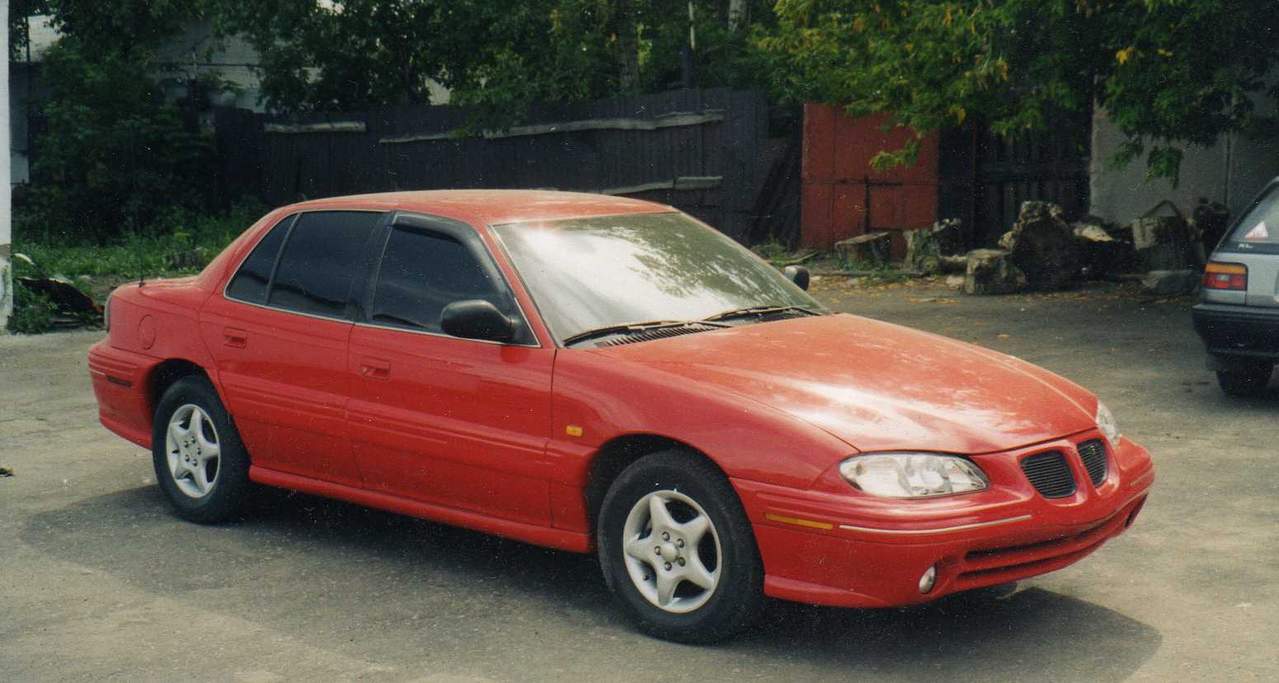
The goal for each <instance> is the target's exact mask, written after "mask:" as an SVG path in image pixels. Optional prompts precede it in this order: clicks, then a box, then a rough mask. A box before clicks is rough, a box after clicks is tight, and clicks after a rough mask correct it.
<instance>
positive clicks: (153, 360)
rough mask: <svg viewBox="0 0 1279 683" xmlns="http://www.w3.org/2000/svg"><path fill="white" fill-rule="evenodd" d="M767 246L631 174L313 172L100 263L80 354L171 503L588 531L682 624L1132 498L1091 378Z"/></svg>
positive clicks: (1004, 575)
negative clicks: (298, 188) (307, 181)
mask: <svg viewBox="0 0 1279 683" xmlns="http://www.w3.org/2000/svg"><path fill="white" fill-rule="evenodd" d="M791 274H792V275H793V277H791V278H788V277H786V276H784V275H783V274H782V273H781V272H778V271H777V270H776V269H774V268H772V267H770V266H769V265H768V264H767V263H765V262H764V261H761V260H760V259H758V258H756V257H755V256H754V255H752V254H751V253H750V252H749V251H747V250H746V249H743V248H742V247H740V246H739V245H737V244H736V243H735V242H733V241H732V240H730V239H728V238H726V237H724V236H722V235H721V234H720V233H718V232H716V231H714V230H712V229H710V228H708V227H706V226H705V225H703V224H702V223H700V222H698V221H697V220H694V219H693V218H690V217H688V216H686V215H684V214H682V213H680V212H678V211H675V210H674V209H671V208H670V207H666V206H661V205H658V204H652V203H649V202H642V201H635V200H630V199H620V198H615V197H604V196H594V195H585V194H572V193H558V192H533V191H441V192H409V193H398V194H378V195H368V196H360V197H343V198H337V199H325V200H320V201H312V202H306V203H302V204H296V205H294V206H288V207H285V208H282V209H278V210H276V211H274V212H272V213H271V214H270V215H268V216H266V217H265V218H263V219H262V220H261V221H259V222H258V223H257V224H256V225H254V226H253V227H251V228H250V229H249V230H247V231H246V232H245V233H244V234H243V235H242V236H241V237H240V238H239V239H238V240H236V241H235V242H234V243H233V244H232V245H231V246H229V247H228V248H227V249H226V250H225V251H224V252H223V253H222V254H221V255H220V256H218V257H217V258H216V259H214V261H213V262H212V263H211V264H209V266H208V267H207V268H205V269H204V271H203V272H202V273H201V274H200V275H198V276H195V277H190V278H185V279H181V280H168V281H154V282H146V283H145V284H142V283H139V284H133V285H128V286H124V287H121V288H120V289H118V290H116V291H115V293H114V294H113V296H112V297H111V299H110V301H109V303H108V316H109V318H108V320H109V322H108V329H109V335H108V337H107V338H106V339H105V340H103V341H102V342H100V343H98V344H97V345H95V346H94V347H93V348H92V350H90V352H89V367H90V372H91V373H92V377H93V387H94V391H95V393H96V395H97V399H98V404H99V406H100V410H101V420H102V423H103V424H104V425H106V426H107V427H108V428H109V429H111V430H112V431H114V432H116V433H118V434H120V435H122V436H124V437H125V438H127V439H129V440H130V441H133V442H134V443H137V444H139V445H141V446H143V447H148V448H150V449H151V451H152V453H153V454H154V462H155V472H156V476H157V477H158V480H159V483H160V486H161V487H162V488H163V490H164V492H165V493H166V494H167V496H168V498H169V500H170V501H172V503H173V506H174V507H175V508H176V510H177V512H178V513H179V514H180V515H181V516H183V517H185V518H187V519H190V520H193V521H197V522H215V521H219V520H225V519H227V518H229V517H232V516H233V515H235V514H236V511H237V509H238V507H239V505H240V504H241V503H242V502H243V501H244V499H245V497H246V496H247V495H250V492H251V487H250V484H251V482H257V483H260V484H266V485H270V486H278V487H283V488H287V489H294V490H298V491H305V492H308V493H312V494H317V495H322V496H330V497H334V498H340V499H343V500H347V501H352V502H355V503H359V504H362V505H368V506H372V507H378V508H383V509H386V510H392V511H395V512H399V513H404V514H408V515H414V516H417V517H423V518H427V519H432V520H437V521H440V522H444V523H448V524H455V525H459V526H464V527H469V528H472V529H477V530H480V531H484V532H488V533H493V534H498V535H501V536H505V537H508V538H513V539H518V540H521V541H525V542H528V543H534V544H539V545H544V546H551V547H555V548H562V549H566V550H571V551H575V552H581V553H586V552H591V551H592V550H594V551H595V552H597V553H598V555H599V559H600V564H601V566H602V568H603V572H604V578H605V580H606V581H607V583H608V585H609V586H610V587H611V588H612V590H613V591H614V592H615V594H616V595H617V597H618V598H619V602H620V604H621V605H622V606H623V608H624V609H626V610H627V611H628V612H629V613H630V614H631V615H632V616H633V617H634V618H635V620H636V621H637V622H638V623H639V624H640V625H641V626H642V628H644V629H645V630H647V631H649V632H650V633H654V634H656V635H659V636H661V637H665V638H671V639H676V640H682V641H689V642H707V641H713V640H716V639H721V638H724V637H727V636H729V635H731V634H733V633H735V632H736V631H738V630H739V629H741V628H743V627H744V626H746V625H747V624H749V623H750V620H751V618H752V617H753V616H754V615H755V614H756V613H757V612H758V610H759V609H760V606H761V604H762V602H763V597H764V596H765V595H768V596H773V597H776V598H782V599H786V600H795V601H801V602H806V603H815V604H821V605H839V606H848V607H883V606H892V605H906V604H911V603H919V602H924V601H929V600H933V599H936V598H938V597H940V596H943V595H946V594H949V593H954V592H957V591H963V590H968V589H973V588H979V587H983V586H990V585H994V584H1002V583H1007V582H1010V581H1014V580H1017V579H1023V578H1026V577H1029V576H1035V575H1037V574H1043V573H1045V572H1048V571H1052V570H1054V569H1059V568H1061V567H1065V566H1067V565H1069V564H1071V563H1073V562H1075V561H1077V560H1079V559H1080V558H1082V557H1084V556H1085V555H1088V554H1089V553H1091V552H1092V551H1094V550H1096V549H1097V548H1098V547H1100V546H1101V544H1102V543H1104V542H1105V541H1107V540H1109V539H1110V538H1112V537H1114V536H1116V535H1118V534H1120V533H1121V532H1123V531H1124V530H1125V529H1126V528H1127V527H1128V526H1129V525H1131V524H1132V522H1133V519H1134V518H1135V517H1136V515H1137V513H1138V511H1139V510H1140V509H1141V506H1142V504H1143V503H1144V502H1145V500H1146V495H1147V493H1148V491H1149V490H1150V487H1151V484H1152V482H1153V481H1154V469H1153V465H1152V463H1151V459H1150V456H1149V454H1148V453H1147V452H1146V450H1145V449H1143V448H1142V447H1141V446H1139V445H1137V444H1136V443H1134V442H1133V441H1131V440H1129V439H1126V438H1124V437H1122V436H1120V435H1119V431H1118V429H1117V427H1116V425H1115V421H1114V418H1113V417H1112V416H1111V414H1110V412H1109V411H1108V410H1107V409H1106V408H1105V407H1104V406H1103V405H1101V404H1100V403H1099V402H1098V400H1097V398H1096V397H1095V396H1093V395H1092V394H1090V393H1089V392H1087V391H1085V390H1084V389H1082V388H1080V387H1079V386H1077V385H1075V384H1072V383H1071V382H1069V381H1067V380H1065V379H1062V378H1061V377H1058V376H1056V375H1054V374H1052V373H1050V372H1047V371H1045V370H1042V369H1040V368H1038V367H1035V366H1033V365H1030V364H1028V363H1024V362H1022V361H1019V360H1017V359H1015V358H1011V357H1009V356H1004V355H1001V354H998V353H995V352H993V351H988V350H986V349H982V348H979V347H976V346H971V345H968V344H963V343H960V342H956V341H953V340H950V339H946V338H943V337H939V336H935V335H931V334H925V333H923V332H917V331H914V330H910V329H906V328H902V327H898V326H895V325H891V324H888V323H883V322H877V321H874V320H868V319H865V318H860V317H857V316H853V315H847V314H835V313H831V312H829V311H828V310H826V309H825V308H824V307H823V306H822V305H821V304H819V303H818V302H817V301H815V300H814V299H812V298H811V297H810V296H809V295H808V294H807V293H806V292H805V291H804V287H802V286H799V285H806V284H807V277H806V275H807V274H806V273H804V272H799V271H793V272H792V273H791Z"/></svg>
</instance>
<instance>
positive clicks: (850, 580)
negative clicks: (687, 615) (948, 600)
mask: <svg viewBox="0 0 1279 683" xmlns="http://www.w3.org/2000/svg"><path fill="white" fill-rule="evenodd" d="M1093 438H1100V435H1098V434H1096V433H1095V432H1086V433H1084V434H1078V435H1074V436H1071V437H1069V438H1066V439H1062V440H1060V441H1053V442H1048V443H1043V444H1038V445H1036V446H1034V447H1030V448H1024V449H1018V450H1015V451H1010V452H1006V453H997V454H989V455H981V456H974V457H973V458H972V459H973V460H974V461H975V462H977V463H978V464H980V465H981V467H982V469H984V470H985V471H986V473H987V474H988V475H989V476H990V479H991V482H992V485H991V487H990V488H989V489H987V490H985V491H982V492H979V493H974V494H963V495H956V496H948V497H940V498H932V499H919V500H896V499H886V498H871V497H868V496H864V495H859V494H856V493H854V492H853V491H852V489H851V488H849V489H848V490H847V491H841V492H835V491H831V490H808V491H798V490H796V489H790V488H786V487H779V486H772V485H768V484H761V483H758V482H752V481H746V480H734V481H733V484H734V485H735V486H736V487H737V489H738V491H739V492H740V493H741V495H742V499H743V503H744V504H745V507H746V509H747V511H748V514H749V515H750V517H751V521H752V523H753V525H754V529H755V536H756V540H757V542H758V544H759V549H760V554H761V556H762V557H763V560H764V570H765V583H764V592H765V593H767V594H768V595H770V596H772V597H776V598H780V599H785V600H793V601H797V602H806V603H812V604H820V605H833V606H841V607H891V606H899V605H909V604H915V603H921V602H928V601H931V600H935V599H937V598H939V597H942V596H944V595H947V594H950V593H956V592H960V591H965V590H971V589H974V588H982V587H985V586H993V585H998V584H1002V583H1008V582H1010V581H1017V580H1020V579H1025V578H1029V577H1032V576H1037V575H1039V574H1044V573H1047V572H1050V571H1054V570H1057V569H1061V568H1063V567H1066V566H1068V565H1070V564H1073V563H1075V562H1077V561H1079V560H1080V559H1082V558H1084V557H1085V556H1087V555H1088V554H1090V553H1092V552H1093V551H1095V550H1096V549H1097V548H1099V547H1101V545H1102V544H1104V543H1105V542H1106V541H1108V540H1110V539H1111V538H1114V537H1115V536H1118V535H1119V534H1120V533H1122V532H1123V531H1124V530H1125V529H1127V528H1128V527H1129V526H1130V525H1131V524H1132V522H1133V520H1134V519H1135V518H1136V516H1137V513H1138V512H1139V511H1140V510H1141V507H1142V505H1143V504H1144V503H1145V501H1146V496H1147V494H1148V493H1149V491H1150V487H1151V485H1152V484H1153V483H1154V467H1153V464H1152V463H1151V460H1150V455H1149V453H1147V452H1146V450H1145V449H1144V448H1142V447H1141V446H1139V445H1138V444H1136V443H1134V442H1132V441H1130V440H1127V439H1120V443H1119V445H1118V447H1117V448H1112V449H1110V452H1109V453H1108V465H1109V467H1108V472H1107V475H1106V478H1105V479H1104V480H1103V481H1102V483H1101V484H1099V485H1096V486H1094V485H1092V483H1091V481H1090V480H1089V478H1088V475H1087V472H1086V471H1085V470H1084V468H1083V465H1082V463H1081V462H1080V461H1079V458H1078V456H1077V454H1076V451H1075V447H1076V444H1078V443H1080V442H1082V441H1086V440H1089V439H1093ZM1052 450H1057V451H1060V452H1062V453H1064V454H1066V455H1067V458H1066V459H1067V461H1068V462H1069V463H1070V464H1071V468H1072V470H1073V471H1074V475H1075V480H1076V482H1077V491H1076V492H1075V493H1074V494H1073V495H1071V496H1069V497H1066V498H1060V499H1052V500H1050V499H1047V498H1044V497H1043V496H1041V495H1039V493H1038V492H1037V491H1036V490H1035V489H1034V487H1033V486H1031V484H1030V482H1029V481H1028V480H1026V478H1025V476H1024V475H1023V474H1022V472H1021V469H1020V460H1021V459H1022V458H1025V457H1027V456H1030V455H1034V454H1037V453H1043V452H1046V451H1052ZM816 488H818V487H815V489H816ZM934 565H936V567H937V579H936V582H935V584H934V586H933V588H932V589H931V590H929V591H928V592H926V593H923V592H921V591H920V589H919V579H920V577H921V575H923V573H924V572H925V571H926V570H927V569H928V568H929V567H931V566H934Z"/></svg>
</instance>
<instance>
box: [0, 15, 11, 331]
mask: <svg viewBox="0 0 1279 683" xmlns="http://www.w3.org/2000/svg"><path fill="white" fill-rule="evenodd" d="M8 25H9V3H8V2H0V27H6V26H8ZM0 55H4V58H5V67H6V70H7V69H8V63H9V31H8V29H3V28H0ZM0 149H6V150H7V149H9V79H8V78H7V77H6V78H0ZM10 200H11V196H10V186H9V164H0V334H5V331H6V330H7V329H8V326H9V315H10V314H11V313H13V269H12V267H11V266H10V261H9V257H10V256H11V254H12V251H13V246H12V242H13V206H12V204H11V202H10Z"/></svg>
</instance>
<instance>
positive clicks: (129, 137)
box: [11, 0, 216, 240]
mask: <svg viewBox="0 0 1279 683" xmlns="http://www.w3.org/2000/svg"><path fill="white" fill-rule="evenodd" d="M214 1H215V0H207V2H206V0H196V1H195V2H189V1H187V0H111V1H110V2H102V1H101V0H42V1H41V2H34V1H32V0H27V1H25V2H24V7H23V8H17V7H15V9H19V11H21V12H25V11H32V10H43V11H48V12H50V13H51V14H52V17H53V24H54V26H55V27H57V29H58V30H59V31H60V32H61V33H62V37H61V38H60V39H59V40H58V41H57V42H56V43H55V44H54V45H53V47H52V48H50V49H49V50H48V52H46V53H45V55H44V59H43V63H42V68H41V77H42V80H43V81H44V83H45V84H46V85H47V86H48V92H47V94H46V95H45V96H44V97H43V98H41V99H40V100H39V101H37V103H36V106H37V107H38V109H39V111H40V113H41V114H42V116H43V124H44V125H43V126H41V127H40V129H41V131H40V133H39V135H38V136H37V137H36V139H35V141H34V155H33V166H32V182H31V186H30V187H29V188H26V189H25V190H24V192H23V193H21V194H22V196H21V197H19V199H20V201H18V202H17V206H16V209H17V211H18V212H20V213H19V215H18V216H17V221H18V222H19V223H24V224H27V225H34V226H37V228H38V229H40V230H42V231H43V233H45V234H47V233H49V231H51V230H52V229H53V228H54V227H56V228H57V229H58V230H60V231H66V232H67V233H68V234H70V235H73V236H75V237H76V238H79V239H87V240H102V239H107V238H110V237H113V236H116V235H119V234H122V233H124V232H129V231H138V230H141V229H143V228H144V227H145V226H148V225H150V224H152V223H154V221H155V219H156V218H157V217H158V216H159V215H160V213H161V212H162V211H164V210H165V209H166V208H167V207H182V208H187V209H193V210H194V209H207V208H208V207H209V206H210V205H211V203H212V202H213V200H214V199H215V198H214V197H213V192H214V190H215V188H216V183H215V182H214V177H213V170H214V168H215V166H214V164H213V163H212V158H213V149H212V144H211V140H210V137H209V136H208V135H206V134H203V133H201V132H200V131H199V130H197V126H196V122H195V120H194V117H193V116H184V115H183V113H182V112H181V111H180V110H179V107H178V106H177V105H176V104H174V103H173V102H172V101H171V99H168V98H166V96H165V93H164V91H163V89H162V88H161V87H160V86H159V85H158V83H157V81H156V80H155V78H156V74H157V72H158V70H159V68H160V65H158V64H157V63H156V60H155V59H154V56H153V48H154V47H155V46H156V45H158V44H159V43H161V42H162V41H164V40H168V39H170V38H171V37H172V36H174V35H176V34H177V32H178V31H179V29H180V28H181V26H182V25H183V22H185V21H187V20H189V19H192V18H195V17H198V16H200V14H201V13H202V12H203V11H204V10H205V8H206V5H207V4H209V3H212V2H214ZM12 33H13V31H12V30H11V34H12Z"/></svg>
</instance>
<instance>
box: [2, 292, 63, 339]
mask: <svg viewBox="0 0 1279 683" xmlns="http://www.w3.org/2000/svg"><path fill="white" fill-rule="evenodd" d="M56 314H57V310H56V309H55V308H54V306H53V302H51V301H49V298H48V297H46V296H44V295H43V294H37V293H35V292H33V291H31V290H29V289H27V288H26V287H23V286H22V284H21V283H15V286H14V288H13V315H11V316H9V325H8V327H9V332H11V333H13V334H42V333H45V332H48V331H49V330H51V329H53V318H54V316H55V315H56Z"/></svg>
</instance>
